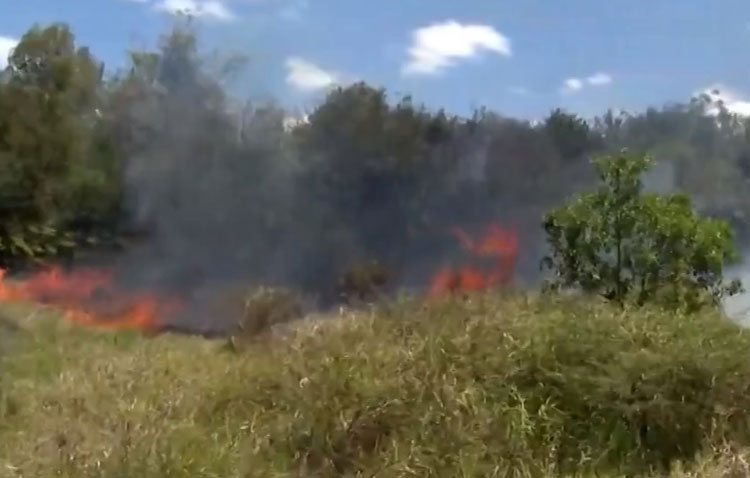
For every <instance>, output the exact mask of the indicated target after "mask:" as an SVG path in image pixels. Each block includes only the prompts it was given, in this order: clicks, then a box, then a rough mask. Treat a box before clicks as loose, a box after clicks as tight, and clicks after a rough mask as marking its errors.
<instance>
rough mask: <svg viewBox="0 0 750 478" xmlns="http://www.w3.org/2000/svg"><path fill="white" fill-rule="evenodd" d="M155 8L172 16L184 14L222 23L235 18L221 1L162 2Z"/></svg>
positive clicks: (189, 0)
mask: <svg viewBox="0 0 750 478" xmlns="http://www.w3.org/2000/svg"><path fill="white" fill-rule="evenodd" d="M154 8H155V9H157V10H159V11H162V12H167V13H170V14H172V15H178V14H184V15H190V16H193V17H203V18H211V19H214V20H221V21H229V20H233V19H234V18H235V15H234V13H232V11H231V10H230V9H229V7H227V6H226V5H225V4H224V3H223V2H221V1H219V0H161V1H160V2H158V3H156V4H155V5H154Z"/></svg>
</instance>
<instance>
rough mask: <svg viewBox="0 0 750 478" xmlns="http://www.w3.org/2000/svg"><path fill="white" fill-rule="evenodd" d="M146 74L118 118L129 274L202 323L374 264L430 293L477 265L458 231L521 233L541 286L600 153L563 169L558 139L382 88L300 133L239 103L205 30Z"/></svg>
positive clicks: (326, 299) (336, 100)
mask: <svg viewBox="0 0 750 478" xmlns="http://www.w3.org/2000/svg"><path fill="white" fill-rule="evenodd" d="M133 63H134V65H133V69H132V70H131V71H130V72H129V73H128V74H127V75H125V76H124V77H123V78H121V79H120V80H119V82H118V83H117V84H116V85H115V87H114V88H113V92H112V93H111V95H110V98H109V100H108V104H107V107H106V108H105V110H106V113H105V114H104V117H105V118H106V121H107V122H108V124H109V127H110V128H111V131H112V137H113V139H114V142H115V147H116V150H117V153H118V155H119V156H120V157H122V158H124V160H123V164H122V168H123V177H124V190H125V198H126V216H127V220H128V221H127V227H126V232H128V234H129V235H131V236H134V239H133V240H132V241H131V243H130V244H129V245H128V247H126V248H125V250H124V252H122V253H121V254H119V255H118V256H117V257H116V258H115V271H116V276H117V280H118V282H119V283H120V284H122V285H124V286H127V287H133V288H138V289H148V290H152V291H160V292H161V293H163V294H165V295H169V296H174V295H176V296H178V297H179V298H180V299H181V300H182V301H183V302H185V303H186V304H187V307H185V308H184V309H183V310H184V311H186V312H183V313H182V314H181V315H180V316H179V317H176V318H175V319H174V320H176V321H178V322H179V323H180V324H181V325H184V326H186V327H189V328H193V329H201V330H211V329H223V328H226V327H227V326H229V325H230V324H231V323H232V321H233V320H234V319H235V317H232V315H231V313H227V312H226V308H224V307H223V304H222V302H223V301H224V300H225V299H227V298H228V297H230V296H231V297H235V298H236V296H237V294H241V292H242V289H243V288H244V287H250V286H252V285H253V284H268V285H279V286H285V287H291V288H293V289H295V290H299V291H301V292H302V293H304V294H306V295H307V296H308V297H309V299H310V301H311V302H313V303H315V305H317V306H323V307H325V306H328V305H331V304H332V303H334V302H335V301H336V300H337V298H338V296H337V289H336V287H337V279H338V278H339V277H340V276H341V274H343V273H344V272H345V271H346V270H347V269H348V268H350V267H352V266H356V265H358V264H361V263H363V262H366V261H369V260H377V261H379V262H382V263H384V264H385V265H386V267H388V268H389V269H390V270H391V271H392V279H393V280H392V282H391V290H398V289H401V290H403V289H408V290H412V291H418V292H420V293H422V292H425V291H426V287H427V285H428V283H429V279H430V277H431V276H432V275H433V274H435V273H436V272H437V271H438V269H440V268H441V267H443V266H445V265H446V264H451V263H457V262H460V261H462V260H464V256H465V254H464V253H463V251H462V249H461V247H460V245H459V244H458V243H457V242H456V241H455V237H453V236H452V235H451V234H449V230H450V228H452V227H461V228H465V229H466V230H467V231H469V232H470V233H474V232H476V231H478V230H480V229H481V228H482V227H484V226H486V225H487V224H489V223H490V222H499V223H501V224H504V225H507V226H509V227H512V228H514V229H515V230H516V231H517V233H518V239H519V242H520V244H521V250H520V255H519V257H518V262H517V269H516V279H517V280H518V281H520V282H521V283H525V284H533V283H534V282H535V281H536V280H538V278H539V267H538V266H539V259H540V256H541V252H542V250H543V245H544V241H543V235H542V231H541V229H540V218H541V216H542V213H543V212H544V211H545V210H546V209H547V208H548V207H549V206H550V205H552V204H555V203H557V202H559V201H560V200H561V199H563V198H564V197H565V196H566V195H567V194H569V193H571V192H573V191H575V190H576V189H578V188H579V187H580V186H581V185H582V184H585V183H586V182H587V181H589V180H590V179H591V178H590V171H589V170H590V167H589V164H588V162H587V161H586V160H585V159H586V158H582V157H581V158H578V159H577V160H576V161H571V160H570V158H567V159H564V158H561V156H560V153H559V152H558V149H559V148H557V145H556V144H554V142H553V140H552V138H551V137H549V136H548V135H546V134H545V133H544V132H543V131H542V129H541V128H542V126H532V125H530V124H528V123H526V122H522V121H516V120H512V119H507V118H503V117H500V116H497V115H493V114H488V113H486V112H483V113H481V114H478V115H477V116H476V117H475V118H472V119H460V118H452V117H448V116H446V115H445V114H444V113H442V112H428V111H423V110H421V109H420V108H419V107H417V106H414V105H412V104H411V102H410V101H405V102H402V103H400V104H399V105H398V106H396V105H393V104H388V103H385V102H382V101H381V97H380V96H379V95H380V93H379V92H378V91H377V90H374V89H372V88H369V87H366V86H364V85H353V86H351V87H349V88H348V89H347V90H346V91H343V90H339V91H338V92H333V93H332V95H333V96H330V97H329V98H328V99H327V100H326V101H325V102H324V103H323V104H321V106H320V108H318V109H317V110H316V111H314V112H313V113H312V114H310V115H309V116H308V117H307V118H306V121H304V122H301V123H299V124H297V125H296V126H294V127H291V126H290V124H289V121H288V116H289V115H288V114H287V113H286V112H285V111H283V110H282V109H280V108H278V107H276V106H275V105H273V104H268V103H266V104H253V103H250V102H249V103H244V104H243V106H242V107H241V108H238V107H237V106H236V103H234V102H233V101H234V100H233V99H232V98H230V97H228V95H227V94H226V92H225V91H224V90H223V88H222V87H221V81H219V79H218V78H216V77H215V76H212V75H211V74H208V73H207V72H206V71H205V69H204V68H202V66H201V65H202V64H203V61H202V59H201V58H199V56H198V54H197V49H196V45H195V37H194V36H193V35H192V33H191V32H189V31H185V30H180V29H177V30H175V32H173V33H172V34H171V35H169V36H167V37H165V39H164V41H163V43H162V45H161V48H160V51H158V52H156V53H144V54H137V55H136V56H135V57H134V59H133ZM371 120H372V121H371ZM402 129H403V133H402V132H401V131H402ZM565 161H567V163H566V162H565ZM561 163H564V164H565V166H564V168H562V169H560V168H559V164H561ZM551 177H554V178H555V180H554V181H552V182H550V181H549V179H550V178H551ZM134 232H138V233H139V234H137V235H136V234H134ZM110 259H111V258H110Z"/></svg>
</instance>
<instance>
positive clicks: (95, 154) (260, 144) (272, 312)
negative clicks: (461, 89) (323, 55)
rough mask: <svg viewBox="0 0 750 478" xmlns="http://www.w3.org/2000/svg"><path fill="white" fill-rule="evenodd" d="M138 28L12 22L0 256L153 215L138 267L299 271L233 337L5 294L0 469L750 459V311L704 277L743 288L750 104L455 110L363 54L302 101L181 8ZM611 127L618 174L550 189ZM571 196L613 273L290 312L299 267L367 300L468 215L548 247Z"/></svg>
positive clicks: (0, 136)
mask: <svg viewBox="0 0 750 478" xmlns="http://www.w3.org/2000/svg"><path fill="white" fill-rule="evenodd" d="M129 58H130V62H129V65H128V66H127V67H126V68H125V69H123V70H122V71H112V72H107V73H108V74H107V75H105V71H106V70H105V69H104V66H103V65H102V64H101V63H100V62H98V61H97V60H96V59H95V58H94V57H93V55H92V54H91V53H90V52H89V50H88V49H87V48H86V47H84V46H81V45H77V44H76V42H75V38H74V35H73V33H72V32H71V31H70V30H69V29H68V28H67V27H66V26H65V25H50V26H46V27H34V28H32V29H30V30H29V32H28V33H27V34H26V35H24V37H23V38H22V39H21V42H20V44H19V45H18V46H17V48H16V49H15V50H14V51H13V52H12V54H11V57H10V58H9V62H8V67H7V68H6V69H5V70H4V71H3V72H2V74H0V267H1V268H3V269H5V268H11V269H23V268H25V267H28V266H29V265H33V264H35V263H37V262H39V261H46V260H60V259H62V258H70V257H74V258H77V257H79V255H81V254H83V253H84V252H88V251H91V249H92V248H97V247H102V246H103V245H106V246H112V245H116V246H118V247H125V248H127V247H128V245H129V244H131V243H132V242H136V241H139V243H138V246H140V247H133V248H129V249H127V251H136V252H137V254H133V255H132V256H128V259H129V260H123V261H121V263H122V264H121V267H123V268H126V267H128V266H132V267H133V268H134V269H136V270H137V269H138V268H139V267H141V269H143V267H142V266H143V265H144V264H148V265H150V266H151V265H154V269H159V271H160V272H161V271H166V272H164V273H165V274H171V276H170V277H168V278H167V279H166V281H167V282H170V284H169V285H170V286H174V287H176V288H179V287H185V288H187V289H190V287H191V286H193V285H194V284H200V283H201V281H202V280H204V282H211V281H210V280H207V279H206V276H210V275H211V274H215V276H221V278H223V279H226V278H230V279H231V281H232V283H234V284H237V283H246V282H243V280H244V279H248V278H250V279H252V281H251V282H252V283H254V284H258V283H260V284H262V283H274V284H283V285H284V286H285V287H286V286H288V287H289V288H288V289H287V288H278V289H276V288H259V289H257V290H255V289H254V290H253V291H251V294H250V295H248V296H247V297H245V298H244V300H243V301H241V305H242V308H241V310H240V311H238V314H237V315H238V318H239V321H240V326H239V329H238V331H237V333H236V334H235V336H233V337H232V338H231V340H230V341H229V343H228V344H227V343H226V342H225V341H208V340H203V339H196V338H185V337H174V336H169V335H162V336H159V337H156V338H153V339H143V338H141V337H139V336H137V335H135V334H130V333H126V332H119V333H114V334H103V333H99V332H95V331H92V330H83V329H77V328H71V327H69V326H68V325H66V323H65V322H64V321H59V320H57V319H58V317H57V316H55V315H54V314H53V313H51V312H49V311H46V310H41V309H39V308H36V307H20V306H19V307H11V306H8V305H3V307H2V314H0V470H1V471H0V474H8V475H9V476H18V477H22V476H33V477H39V478H45V477H52V476H55V477H71V478H72V477H76V478H78V477H83V478H86V477H97V478H115V477H124V476H128V477H129V476H142V477H145V478H149V477H160V478H161V477H165V476H167V477H182V476H184V477H188V476H190V477H193V476H204V477H216V476H222V477H224V476H227V477H233V476H234V477H241V476H269V477H271V476H304V477H308V476H320V477H327V476H352V477H353V476H373V477H374V476H436V477H437V476H441V477H442V476H445V477H456V476H461V477H469V476H503V477H505V476H513V477H546V476H644V475H649V474H653V475H655V476H659V475H662V474H665V473H671V474H672V475H674V476H686V475H687V476H744V475H747V474H748V473H750V466H748V465H747V463H748V461H747V460H748V459H750V453H748V451H747V450H748V447H750V429H748V420H747V416H746V413H747V410H749V409H750V393H749V392H750V363H749V362H748V361H747V360H746V359H745V358H744V357H745V353H746V350H747V349H748V346H750V339H749V338H748V336H747V333H746V332H745V331H744V330H740V329H738V328H737V327H735V326H734V325H733V324H731V323H729V322H728V321H725V320H724V319H723V318H722V317H720V316H719V314H718V312H717V311H716V310H714V309H711V308H704V307H702V306H703V305H705V304H708V303H710V302H713V301H716V300H717V299H720V298H721V297H722V296H723V295H724V294H728V293H732V292H734V291H736V289H737V285H736V284H725V283H724V282H723V280H722V269H723V266H724V264H725V263H727V262H729V261H731V260H732V259H734V258H735V257H736V251H735V249H734V247H733V244H732V240H733V234H732V232H736V233H737V235H738V236H739V237H740V238H741V237H743V231H744V230H745V229H744V228H745V227H746V226H747V225H750V220H748V219H746V218H750V201H749V200H748V196H747V194H745V191H746V187H747V182H748V179H750V134H748V132H749V131H750V120H748V119H745V118H741V117H737V116H734V115H731V114H729V113H728V112H727V111H726V109H725V108H723V106H722V105H721V104H718V105H717V104H713V103H711V102H710V100H709V98H708V97H701V98H695V99H693V100H691V101H690V102H689V103H687V104H679V105H669V106H665V107H664V108H661V109H650V110H648V111H646V112H644V113H641V114H632V115H631V114H625V113H623V114H614V113H613V112H607V113H605V114H604V115H602V116H601V117H599V118H596V119H594V120H592V121H586V120H584V119H582V118H579V117H577V116H576V115H574V114H570V113H567V112H565V111H562V110H555V111H552V112H551V113H550V115H549V116H548V117H547V118H545V119H544V121H542V122H540V123H539V124H537V123H531V122H528V121H522V120H517V119H512V118H506V117H503V116H501V115H500V114H497V113H494V112H491V111H487V110H484V109H482V110H479V111H477V112H476V113H475V114H474V115H473V116H472V117H471V118H459V117H456V116H453V115H451V114H449V113H447V112H445V111H442V110H437V111H433V110H429V109H427V108H425V107H423V106H421V105H418V104H416V103H415V102H414V100H413V99H412V98H411V97H408V96H406V97H401V98H390V97H388V95H387V94H386V92H385V91H383V90H381V89H378V88H375V87H373V86H370V85H367V84H364V83H357V84H353V85H348V86H342V87H340V88H337V89H334V90H332V91H331V92H330V93H329V94H328V95H327V96H326V97H325V99H324V100H323V101H322V102H321V104H319V105H318V106H317V107H316V108H315V109H314V111H312V112H311V113H310V115H308V117H307V119H306V120H305V121H301V122H300V123H299V124H297V125H296V126H293V127H290V126H289V121H288V120H289V118H288V114H287V113H286V112H285V111H283V110H281V109H280V108H278V107H277V106H275V105H273V104H264V105H260V104H250V103H247V104H238V103H237V101H236V100H235V99H233V98H231V96H230V95H228V94H227V92H226V91H225V89H224V87H223V86H222V85H223V83H222V81H221V80H222V79H223V77H222V76H221V75H216V74H212V73H210V71H209V67H208V62H207V58H205V57H203V56H201V55H200V54H199V48H198V42H197V38H196V37H195V36H194V35H193V34H192V32H191V31H190V30H189V28H186V27H185V26H178V27H176V28H175V29H174V30H173V31H171V32H170V33H169V34H167V35H165V36H164V37H163V38H162V40H161V42H160V44H159V46H158V48H156V49H155V50H154V51H135V52H131V53H130V57H129ZM236 64H237V63H236V62H234V61H231V62H228V63H221V64H220V65H219V68H218V71H221V72H223V73H228V72H232V71H233V69H234V67H235V66H236ZM625 147H627V148H628V151H630V152H631V153H628V154H625V153H619V151H622V149H623V148H625ZM595 156H597V157H601V159H598V160H597V161H596V162H595V164H596V169H595V172H596V173H597V174H598V179H599V180H600V183H601V184H600V188H599V189H598V190H594V191H593V192H589V193H585V192H584V193H581V194H580V195H578V196H577V197H576V199H575V200H573V201H572V202H569V203H567V204H564V205H562V206H560V207H557V206H558V205H559V203H560V201H562V200H563V199H564V198H565V197H566V196H569V195H570V194H573V193H577V192H580V190H581V188H583V187H591V186H594V185H595V184H596V180H597V177H596V176H595V175H592V174H591V171H590V168H589V160H590V159H591V158H592V157H595ZM649 157H654V158H656V160H657V162H658V164H660V165H667V166H671V167H672V171H674V174H671V173H670V172H669V168H667V170H666V171H667V172H666V173H664V174H662V173H660V172H659V170H651V171H647V167H648V166H649V164H650V163H649V160H648V159H647V158H649ZM647 179H648V180H649V181H650V182H656V183H660V184H661V186H664V187H665V188H666V189H668V190H669V191H670V194H664V195H655V194H650V193H648V192H646V191H645V190H646V186H645V184H646V182H647V181H646V180H647ZM677 190H680V191H682V193H684V194H672V193H671V192H674V191H677ZM687 194H690V197H691V198H692V199H693V202H692V203H691V201H689V200H688V196H687ZM694 205H695V207H694ZM550 208H554V209H552V211H551V212H550V213H549V214H548V215H547V216H546V218H545V224H544V225H545V228H546V232H547V234H548V239H549V245H550V246H551V255H550V257H549V260H548V265H549V266H550V267H551V269H552V270H553V271H555V272H556V273H557V275H556V277H555V278H554V283H553V285H555V286H556V287H559V288H580V289H583V290H585V291H587V292H592V293H594V294H593V295H594V298H592V297H591V296H587V297H586V298H585V299H583V298H581V297H578V298H563V297H560V296H554V295H553V296H550V297H545V298H544V299H538V298H536V297H534V296H531V295H520V294H519V295H510V294H507V295H506V296H504V297H500V296H491V295H487V296H475V295H471V294H468V296H467V298H466V299H465V300H447V301H443V302H438V303H434V304H430V305H429V306H427V305H424V304H422V303H416V302H406V303H399V304H381V305H379V306H373V307H370V308H369V309H367V311H360V312H356V313H352V314H351V315H347V314H345V313H344V311H343V310H344V309H342V312H341V313H340V315H341V317H338V318H326V319H325V320H323V319H322V318H315V317H307V318H306V319H305V320H302V321H300V322H296V323H295V324H293V325H291V324H287V323H288V322H290V321H292V320H294V319H298V318H299V317H300V316H302V315H303V313H304V307H303V302H302V301H301V300H299V296H298V292H299V289H302V290H303V291H306V292H315V293H317V294H319V295H320V296H321V297H323V298H324V299H326V298H327V299H328V300H331V301H332V300H337V301H338V300H342V299H343V300H345V301H347V302H351V303H362V302H372V301H374V300H375V299H377V298H380V297H381V296H382V294H383V291H384V290H386V289H388V287H390V286H391V285H392V284H405V283H409V281H415V282H418V283H420V284H424V279H425V276H427V275H430V274H432V273H433V272H434V270H433V269H432V267H434V266H435V265H436V258H442V257H443V256H444V255H445V254H443V253H444V252H445V249H446V248H447V247H453V248H454V250H455V248H456V244H455V241H453V240H452V239H453V238H450V237H448V238H445V239H446V241H443V238H444V237H443V236H445V235H446V234H444V233H445V231H447V230H449V229H450V228H452V227H454V226H461V227H463V226H473V225H481V224H486V223H488V222H489V221H499V222H503V221H504V220H513V221H514V222H515V223H516V224H518V223H520V224H519V226H520V227H519V228H518V229H519V230H521V231H526V232H522V233H523V234H527V236H528V237H521V238H520V241H519V242H520V243H521V244H523V245H524V250H523V251H522V252H524V253H526V254H528V255H532V256H533V255H535V254H536V252H538V251H537V250H536V249H538V248H535V244H536V243H538V242H541V239H542V235H541V234H540V233H539V232H541V231H539V232H536V229H535V228H537V227H538V219H539V213H540V212H541V211H545V210H549V209H550ZM694 209H697V210H699V211H700V212H702V213H707V214H709V215H713V216H724V217H729V218H732V220H733V222H732V230H730V227H728V226H727V224H726V223H724V222H721V221H716V220H712V219H704V218H703V217H702V216H699V215H698V214H697V213H696V212H695V211H694ZM749 230H750V229H749ZM529 231H531V232H529ZM537 236H538V237H537ZM443 242H450V245H448V246H446V245H444V243H443ZM215 276H214V277H209V279H211V278H216V277H215ZM191 281H192V282H191ZM420 281H421V282H420ZM217 283H219V282H218V281H217ZM159 285H161V284H159ZM595 295H599V296H602V297H603V298H604V299H608V300H610V301H614V302H616V303H618V304H619V305H620V307H619V308H618V307H611V306H610V305H608V304H606V303H604V302H606V301H604V300H602V301H601V302H600V299H599V298H598V297H595ZM584 301H585V302H584ZM233 304H234V302H233ZM663 306H666V307H667V308H669V309H670V310H669V311H666V310H665V307H663ZM693 312H694V313H693ZM282 324H287V327H284V329H283V333H276V332H275V331H274V330H273V329H274V326H278V325H282ZM276 329H277V330H278V328H276Z"/></svg>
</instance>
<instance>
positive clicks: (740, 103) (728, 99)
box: [697, 83, 750, 116]
mask: <svg viewBox="0 0 750 478" xmlns="http://www.w3.org/2000/svg"><path fill="white" fill-rule="evenodd" d="M697 94H705V95H707V96H708V98H709V100H710V101H711V103H712V105H713V106H712V107H709V109H708V111H707V112H708V114H711V115H716V114H718V113H719V108H718V103H719V102H721V103H723V104H724V107H725V108H726V109H727V111H729V112H730V113H734V114H737V115H740V116H750V101H748V100H746V99H744V98H742V97H741V95H740V94H739V93H737V92H735V91H733V90H732V89H730V88H727V87H726V86H725V85H722V84H719V83H717V84H714V85H711V86H709V87H708V88H704V89H703V90H702V91H699V92H697Z"/></svg>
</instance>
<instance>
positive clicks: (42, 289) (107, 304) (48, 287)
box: [0, 267, 180, 332]
mask: <svg viewBox="0 0 750 478" xmlns="http://www.w3.org/2000/svg"><path fill="white" fill-rule="evenodd" d="M111 278H112V275H111V273H110V272H108V271H103V270H98V269H89V268H85V269H77V270H74V271H72V272H70V273H65V272H63V271H62V269H60V268H59V267H52V268H50V269H48V270H45V271H42V272H40V273H38V274H35V275H33V276H32V277H31V278H29V279H27V280H22V281H12V282H11V281H8V280H5V271H4V270H2V269H0V302H25V301H34V302H40V303H43V304H47V305H51V306H53V307H55V308H59V309H60V310H62V311H63V313H64V316H65V318H66V319H67V320H68V321H70V322H71V323H74V324H78V325H84V326H91V327H104V328H110V329H137V330H142V331H144V332H156V331H158V330H159V328H160V326H161V323H160V319H161V318H163V317H164V316H165V315H167V314H170V313H173V312H175V311H176V310H177V308H178V307H179V305H180V304H179V303H178V302H177V301H175V300H168V301H162V300H159V299H157V298H156V297H153V296H150V295H147V294H132V295H129V294H124V293H120V292H118V291H116V290H115V288H114V287H112V281H111Z"/></svg>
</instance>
